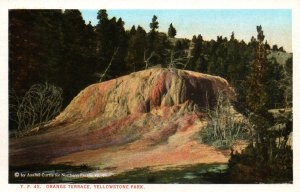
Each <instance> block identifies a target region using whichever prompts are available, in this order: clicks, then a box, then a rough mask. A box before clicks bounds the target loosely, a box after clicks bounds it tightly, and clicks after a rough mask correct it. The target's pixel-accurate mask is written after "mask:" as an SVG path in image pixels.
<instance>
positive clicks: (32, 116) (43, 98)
mask: <svg viewBox="0 0 300 192" xmlns="http://www.w3.org/2000/svg"><path fill="white" fill-rule="evenodd" d="M13 97H14V98H13V99H12V100H14V101H15V103H10V118H11V120H13V121H14V122H15V123H16V125H17V134H16V136H23V135H24V134H26V133H27V132H28V131H29V130H31V129H32V128H35V127H38V128H39V127H40V126H42V125H44V124H45V123H47V122H49V121H50V120H51V119H53V118H54V117H55V116H56V115H57V114H58V113H59V112H60V111H61V107H62V100H63V99H62V89H61V88H58V87H56V86H54V85H51V84H47V83H45V84H35V85H32V86H31V87H30V89H29V90H28V91H27V92H26V93H25V95H24V96H23V97H22V98H18V97H17V96H13Z"/></svg>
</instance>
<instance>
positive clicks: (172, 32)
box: [168, 23, 176, 38]
mask: <svg viewBox="0 0 300 192" xmlns="http://www.w3.org/2000/svg"><path fill="white" fill-rule="evenodd" d="M168 36H169V37H171V38H174V37H175V36H176V29H175V28H174V27H173V24H172V23H171V24H170V26H169V29H168Z"/></svg>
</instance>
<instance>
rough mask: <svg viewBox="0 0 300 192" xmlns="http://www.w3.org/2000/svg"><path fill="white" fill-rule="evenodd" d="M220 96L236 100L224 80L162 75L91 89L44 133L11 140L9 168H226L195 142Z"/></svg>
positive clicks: (221, 158) (135, 76) (152, 72)
mask: <svg viewBox="0 0 300 192" xmlns="http://www.w3.org/2000/svg"><path fill="white" fill-rule="evenodd" d="M220 91H222V92H223V93H226V95H227V96H228V97H234V91H233V89H232V88H231V87H230V85H229V84H228V82H227V81H226V80H225V79H223V78H220V77H216V76H211V75H206V74H201V73H196V72H192V71H185V70H176V69H162V68H153V69H149V70H145V71H140V72H135V73H132V74H130V75H127V76H123V77H120V78H117V79H113V80H110V81H106V82H102V83H97V84H93V85H91V86H89V87H87V88H86V89H84V90H83V91H81V92H80V93H79V94H78V95H77V96H76V97H75V98H74V99H73V101H72V102H71V103H70V104H69V106H67V108H66V109H65V110H64V111H63V112H62V113H61V114H60V115H58V116H57V117H56V118H55V119H54V120H53V121H52V122H51V123H49V124H47V125H45V126H44V128H43V129H40V130H39V131H38V132H37V133H35V134H32V135H30V136H27V137H24V138H18V139H11V140H10V165H27V164H61V163H64V164H66V163H67V164H74V165H80V164H85V165H90V166H98V167H101V168H104V169H105V168H109V167H114V168H115V171H116V172H118V171H124V170H128V169H131V168H136V167H144V166H161V167H163V166H176V165H184V164H192V163H211V162H226V161H227V160H228V157H226V156H225V155H224V154H223V153H222V152H221V151H218V150H216V149H214V148H213V147H210V146H207V145H204V144H201V143H199V141H198V139H197V134H198V133H199V130H201V128H202V127H203V126H204V125H205V121H204V119H203V113H202V112H201V108H206V107H213V106H214V105H215V103H216V98H217V96H218V94H219V93H220ZM100 165H101V166H100Z"/></svg>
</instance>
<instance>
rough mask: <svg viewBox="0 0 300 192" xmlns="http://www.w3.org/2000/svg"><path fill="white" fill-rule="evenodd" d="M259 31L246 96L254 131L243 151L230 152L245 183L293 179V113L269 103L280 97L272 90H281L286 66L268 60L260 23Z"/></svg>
mask: <svg viewBox="0 0 300 192" xmlns="http://www.w3.org/2000/svg"><path fill="white" fill-rule="evenodd" d="M257 32H258V36H257V39H258V40H259V42H258V44H257V47H256V57H255V60H254V62H253V63H252V65H251V69H250V74H249V76H248V78H247V84H248V86H249V88H248V92H247V97H246V105H247V107H248V109H249V112H250V115H249V120H250V122H251V124H252V125H253V127H254V133H255V134H254V137H252V141H251V142H250V145H249V146H248V147H247V148H246V149H245V150H244V151H243V153H241V154H231V159H230V162H229V168H230V169H229V171H230V176H231V177H232V179H233V180H235V181H237V182H242V183H244V182H245V183H248V182H264V183H275V182H292V179H293V172H292V170H293V168H292V167H293V166H292V164H293V163H292V162H293V160H292V156H293V151H292V149H291V146H290V144H288V140H289V136H290V134H291V132H292V122H293V120H292V114H291V113H290V114H288V115H287V117H286V116H282V117H279V118H278V117H275V116H272V115H271V114H270V113H269V112H268V107H270V106H268V105H271V104H270V103H269V100H270V99H272V100H271V101H272V102H275V101H276V100H277V99H278V97H279V96H278V95H277V94H272V93H271V92H276V93H278V92H280V90H278V89H276V88H282V87H280V86H278V85H277V84H279V83H280V80H281V79H283V77H282V76H283V74H282V72H283V71H284V70H283V69H282V68H281V69H279V67H282V66H279V65H275V64H272V63H271V64H270V62H268V60H267V59H266V54H267V53H266V50H265V45H264V44H263V43H262V42H263V40H264V35H263V31H262V28H261V26H258V27H257ZM276 78H278V79H276ZM279 100H282V98H279Z"/></svg>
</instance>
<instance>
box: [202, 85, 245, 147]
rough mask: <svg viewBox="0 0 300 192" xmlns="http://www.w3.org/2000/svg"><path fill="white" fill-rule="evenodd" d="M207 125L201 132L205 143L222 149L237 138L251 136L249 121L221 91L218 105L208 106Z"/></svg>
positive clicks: (229, 145)
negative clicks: (236, 110)
mask: <svg viewBox="0 0 300 192" xmlns="http://www.w3.org/2000/svg"><path fill="white" fill-rule="evenodd" d="M206 115H207V119H208V122H207V126H206V127H204V128H203V129H202V130H201V132H200V137H201V140H202V142H203V143H206V144H209V145H213V146H214V147H217V148H220V149H227V148H230V147H231V146H232V144H233V143H234V142H235V141H236V140H240V139H246V138H247V137H248V136H249V132H250V130H249V123H248V121H247V119H245V118H244V117H243V116H242V115H239V114H238V113H236V112H235V110H234V109H233V107H232V105H231V102H230V99H229V97H228V96H227V95H226V94H225V92H222V91H220V92H219V94H218V96H217V102H216V106H215V107H214V108H213V109H212V110H211V109H209V107H207V108H206Z"/></svg>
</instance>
